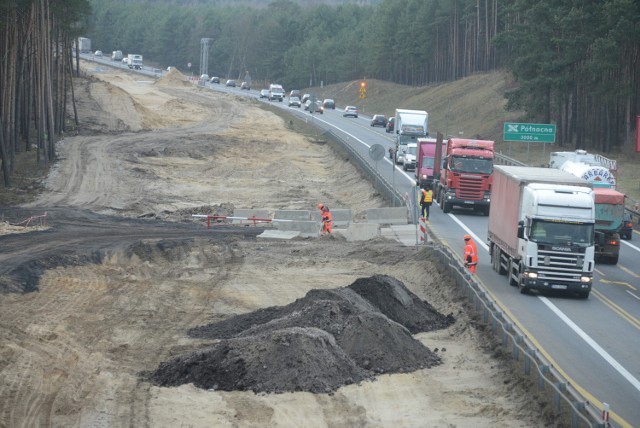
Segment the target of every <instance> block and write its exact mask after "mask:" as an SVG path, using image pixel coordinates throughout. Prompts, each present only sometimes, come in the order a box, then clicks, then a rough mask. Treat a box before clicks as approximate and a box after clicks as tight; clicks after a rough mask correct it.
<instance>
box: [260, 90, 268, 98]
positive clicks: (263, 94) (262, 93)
mask: <svg viewBox="0 0 640 428" xmlns="http://www.w3.org/2000/svg"><path fill="white" fill-rule="evenodd" d="M260 98H269V90H268V89H262V90H261V91H260Z"/></svg>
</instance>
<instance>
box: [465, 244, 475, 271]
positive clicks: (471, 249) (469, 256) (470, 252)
mask: <svg viewBox="0 0 640 428" xmlns="http://www.w3.org/2000/svg"><path fill="white" fill-rule="evenodd" d="M464 265H465V266H466V267H467V268H468V269H469V270H470V271H471V273H476V266H477V265H478V247H476V243H475V242H473V239H471V236H470V235H464Z"/></svg>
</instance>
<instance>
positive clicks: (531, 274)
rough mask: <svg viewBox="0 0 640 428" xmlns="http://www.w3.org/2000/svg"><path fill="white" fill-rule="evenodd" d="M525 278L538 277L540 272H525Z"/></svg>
mask: <svg viewBox="0 0 640 428" xmlns="http://www.w3.org/2000/svg"><path fill="white" fill-rule="evenodd" d="M523 275H524V277H525V278H530V279H536V278H537V277H538V272H524V274H523Z"/></svg>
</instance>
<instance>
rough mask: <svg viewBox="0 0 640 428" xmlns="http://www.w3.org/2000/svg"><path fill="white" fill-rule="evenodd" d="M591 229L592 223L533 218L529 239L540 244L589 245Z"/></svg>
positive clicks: (591, 243)
mask: <svg viewBox="0 0 640 428" xmlns="http://www.w3.org/2000/svg"><path fill="white" fill-rule="evenodd" d="M593 230H594V225H593V224H582V223H564V222H556V221H544V220H533V221H532V222H531V229H530V231H529V239H530V240H531V241H533V242H537V243H540V244H552V245H578V246H581V247H590V246H591V245H593V233H594V232H593Z"/></svg>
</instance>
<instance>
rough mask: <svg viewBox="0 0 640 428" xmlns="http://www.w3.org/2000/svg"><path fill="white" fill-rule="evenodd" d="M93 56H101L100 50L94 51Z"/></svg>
mask: <svg viewBox="0 0 640 428" xmlns="http://www.w3.org/2000/svg"><path fill="white" fill-rule="evenodd" d="M94 55H95V56H102V51H96V53H94Z"/></svg>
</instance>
